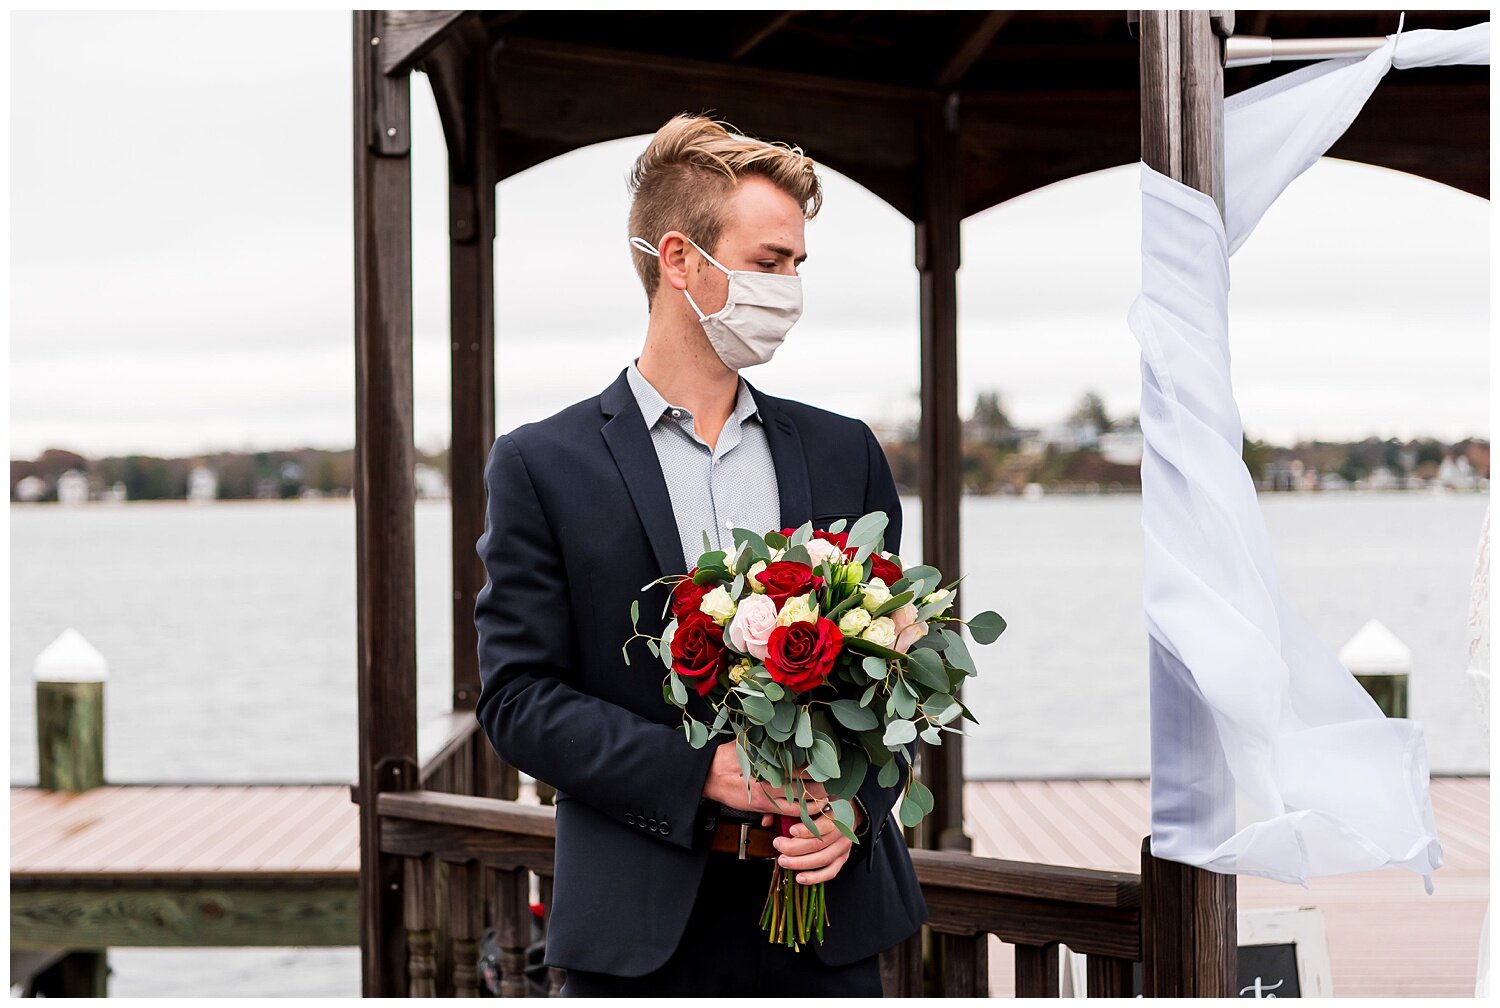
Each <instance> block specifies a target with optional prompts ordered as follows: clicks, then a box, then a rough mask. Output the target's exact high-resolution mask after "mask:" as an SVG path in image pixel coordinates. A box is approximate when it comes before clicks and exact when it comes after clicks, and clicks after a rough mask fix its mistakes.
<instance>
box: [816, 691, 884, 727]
mask: <svg viewBox="0 0 1500 1008" xmlns="http://www.w3.org/2000/svg"><path fill="white" fill-rule="evenodd" d="M871 685H873V683H872V684H871ZM829 710H831V711H833V716H834V717H835V718H837V719H838V721H839V724H841V725H843V726H844V727H845V728H850V729H853V730H854V731H867V730H869V729H871V728H874V727H875V726H876V725H878V724H879V723H880V719H879V718H877V717H876V716H875V712H874V711H872V710H870V709H869V708H866V707H861V706H860V705H859V702H858V701H856V700H847V699H845V700H835V701H833V703H832V704H830V705H829Z"/></svg>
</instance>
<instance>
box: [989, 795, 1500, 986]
mask: <svg viewBox="0 0 1500 1008" xmlns="http://www.w3.org/2000/svg"><path fill="white" fill-rule="evenodd" d="M1431 793H1432V805H1433V813H1434V815H1435V816H1436V819H1437V828H1438V840H1439V842H1441V843H1442V845H1443V866H1442V867H1441V868H1439V869H1438V870H1437V871H1436V872H1434V873H1433V876H1432V885H1433V893H1432V895H1431V896H1429V895H1427V892H1426V890H1425V889H1423V887H1422V878H1421V876H1420V875H1415V874H1413V873H1411V872H1408V871H1403V870H1400V869H1386V870H1383V871H1375V872H1359V873H1354V874H1349V875H1334V876H1329V877H1327V878H1318V879H1312V880H1311V881H1310V883H1309V886H1310V888H1308V889H1303V888H1302V887H1301V886H1296V885H1288V884H1286V883H1284V882H1274V881H1272V880H1270V879H1263V878H1257V877H1253V876H1248V875H1241V876H1239V878H1238V880H1237V881H1238V890H1239V907H1240V909H1242V910H1249V909H1256V908H1270V907H1299V906H1317V907H1319V908H1320V909H1321V910H1322V912H1323V919H1324V923H1325V925H1326V928H1327V935H1328V952H1329V957H1330V959H1331V961H1332V966H1333V993H1334V996H1335V997H1473V996H1474V970H1475V966H1476V964H1477V963H1478V955H1479V926H1480V923H1481V921H1482V920H1483V919H1484V911H1485V906H1486V905H1487V902H1488V900H1489V816H1490V813H1489V807H1490V779H1489V778H1488V777H1434V778H1433V779H1432V788H1431ZM1150 819H1151V814H1150V792H1149V783H1148V782H1147V781H1145V780H1131V779H1123V780H1122V779H1116V780H1082V781H1080V780H1028V781H969V782H968V783H966V784H965V787H964V824H965V828H966V832H967V833H968V834H969V836H970V838H971V839H972V840H973V842H974V853H975V854H983V855H986V856H988V857H1000V858H1014V859H1017V860H1022V861H1037V862H1043V863H1047V864H1059V865H1071V866H1075V867H1079V868H1104V869H1110V870H1114V871H1139V870H1140V861H1139V853H1138V852H1139V850H1140V841H1141V838H1142V837H1144V836H1145V835H1146V834H1147V833H1148V832H1149V831H1150ZM990 944H991V951H990V987H991V991H992V992H993V993H994V994H995V995H997V996H999V995H1002V994H1008V993H1009V992H1010V991H1011V990H1013V989H1014V987H1013V984H1014V979H1013V978H1014V967H1013V965H1012V960H1011V948H1010V946H1007V945H1004V944H1002V943H1001V942H1000V941H999V940H998V939H995V938H991V940H990Z"/></svg>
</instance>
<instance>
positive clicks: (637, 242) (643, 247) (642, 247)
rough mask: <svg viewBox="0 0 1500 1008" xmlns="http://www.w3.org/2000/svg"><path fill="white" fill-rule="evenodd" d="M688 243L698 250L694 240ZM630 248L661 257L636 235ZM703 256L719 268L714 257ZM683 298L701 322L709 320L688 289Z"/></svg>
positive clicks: (648, 243) (659, 253)
mask: <svg viewBox="0 0 1500 1008" xmlns="http://www.w3.org/2000/svg"><path fill="white" fill-rule="evenodd" d="M684 237H685V236H684ZM688 241H689V242H692V245H693V248H698V243H697V242H694V241H693V239H691V238H688ZM630 247H631V248H633V249H635V250H636V251H638V252H644V253H646V254H647V255H652V256H660V255H661V250H659V249H658V248H657V247H656V246H655V245H652V244H651V243H650V242H648V241H647V240H646V239H644V238H638V237H636V236H635V235H631V236H630ZM698 251H699V252H703V250H702V249H701V248H698ZM703 255H704V256H705V257H706V258H707V259H708V261H709V262H712V263H714V265H715V266H719V264H718V263H716V262H714V257H713V256H711V255H709V254H708V253H707V252H703ZM719 269H724V267H723V266H719ZM725 272H728V271H727V270H725ZM682 296H683V297H685V298H687V303H688V304H690V305H692V306H693V311H694V312H695V313H696V314H697V316H698V321H699V322H702V321H704V320H705V319H707V318H708V316H707V315H705V314H703V309H702V308H699V307H698V302H696V301H694V300H693V295H691V294H689V293H688V289H687V288H686V287H684V288H682Z"/></svg>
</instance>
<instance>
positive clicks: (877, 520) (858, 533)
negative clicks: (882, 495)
mask: <svg viewBox="0 0 1500 1008" xmlns="http://www.w3.org/2000/svg"><path fill="white" fill-rule="evenodd" d="M889 522H890V518H889V517H887V515H886V513H885V512H884V511H871V512H870V513H869V514H867V515H862V516H861V517H860V518H859V520H858V521H856V522H855V523H854V527H853V528H851V529H850V530H849V537H848V538H847V539H845V540H844V541H845V542H846V543H847V544H848V545H850V546H864V545H866V544H870V545H872V546H873V545H874V544H875V543H877V542H879V541H880V537H881V535H883V534H884V532H885V528H886V525H887V524H889Z"/></svg>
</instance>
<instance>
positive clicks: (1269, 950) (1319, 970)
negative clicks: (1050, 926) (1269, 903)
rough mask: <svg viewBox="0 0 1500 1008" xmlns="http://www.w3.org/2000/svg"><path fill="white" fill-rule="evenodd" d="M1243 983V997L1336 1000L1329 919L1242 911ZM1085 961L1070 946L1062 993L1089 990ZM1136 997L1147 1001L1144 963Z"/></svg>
mask: <svg viewBox="0 0 1500 1008" xmlns="http://www.w3.org/2000/svg"><path fill="white" fill-rule="evenodd" d="M1237 925H1238V928H1239V978H1238V983H1237V984H1236V991H1237V993H1238V995H1239V996H1240V997H1242V998H1293V997H1332V996H1333V971H1332V967H1331V966H1330V964H1329V961H1328V939H1327V936H1326V934H1325V933H1324V930H1323V914H1322V911H1320V910H1319V909H1318V908H1317V907H1315V906H1304V907H1294V908H1286V909H1277V910H1241V911H1240V912H1239V914H1238V919H1237ZM1084 958H1085V957H1084V956H1081V955H1077V954H1074V953H1073V952H1072V950H1071V949H1068V948H1067V947H1066V946H1064V955H1063V960H1062V970H1063V976H1062V991H1063V995H1064V996H1065V997H1067V996H1072V997H1079V996H1082V995H1083V992H1084V989H1085V987H1086V982H1085V980H1084V976H1085V965H1084ZM1130 974H1131V988H1130V992H1131V994H1133V995H1135V996H1136V997H1140V996H1141V964H1140V963H1135V964H1134V965H1133V966H1132V968H1131V971H1130Z"/></svg>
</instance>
